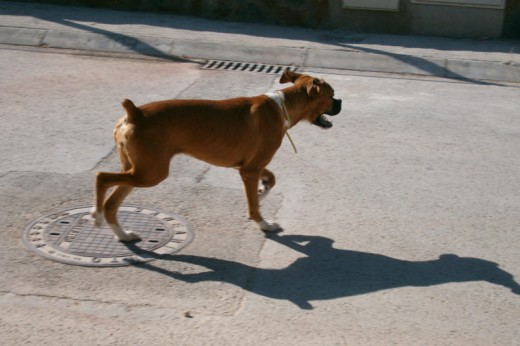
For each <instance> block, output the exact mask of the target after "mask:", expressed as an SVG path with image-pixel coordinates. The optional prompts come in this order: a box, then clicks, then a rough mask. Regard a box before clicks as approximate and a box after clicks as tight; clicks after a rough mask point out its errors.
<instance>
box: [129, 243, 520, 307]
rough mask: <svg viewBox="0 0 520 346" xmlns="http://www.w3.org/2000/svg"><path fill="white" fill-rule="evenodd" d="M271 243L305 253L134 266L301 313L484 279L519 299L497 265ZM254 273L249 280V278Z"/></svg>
mask: <svg viewBox="0 0 520 346" xmlns="http://www.w3.org/2000/svg"><path fill="white" fill-rule="evenodd" d="M268 238H269V239H271V240H273V241H276V242H278V243H280V244H283V245H285V246H287V247H289V248H291V249H293V250H296V251H299V252H301V253H302V254H305V255H306V256H305V257H301V258H299V259H297V260H296V261H295V262H293V263H292V264H290V265H289V266H287V267H286V268H283V269H266V268H255V267H251V266H249V265H245V264H242V263H239V262H233V261H227V260H222V259H217V258H207V257H201V256H191V255H169V256H166V257H162V258H163V259H166V260H172V261H179V262H186V263H192V264H195V265H198V266H202V267H205V268H207V269H209V271H206V272H202V273H196V274H183V273H178V272H171V271H167V270H164V269H162V268H158V267H156V266H154V265H153V264H150V263H144V264H139V265H138V267H141V268H144V269H147V270H152V271H155V272H158V273H161V274H165V275H167V276H169V277H172V278H174V279H178V280H182V281H185V282H190V283H197V282H203V281H219V282H227V283H230V284H234V285H237V286H239V287H242V288H243V289H245V290H248V291H250V292H253V293H256V294H259V295H262V296H266V297H270V298H274V299H284V300H289V301H291V302H293V303H294V304H296V305H297V306H299V307H300V308H302V309H312V305H311V304H310V301H312V300H329V299H335V298H341V297H349V296H354V295H359V294H367V293H371V292H376V291H380V290H385V289H391V288H399V287H408V286H412V287H424V286H432V285H439V284H445V283H454V282H467V281H487V282H489V283H492V284H496V285H501V286H504V287H507V288H509V289H510V290H511V291H512V292H513V293H514V294H517V295H520V285H519V284H518V283H517V282H516V281H515V280H514V278H513V276H512V275H511V274H509V273H508V272H506V271H504V270H502V269H500V268H499V266H498V265H497V264H496V263H493V262H490V261H486V260H482V259H478V258H467V257H459V256H457V255H453V254H445V255H441V256H440V257H439V258H438V259H435V260H431V261H417V262H414V261H405V260H400V259H396V258H392V257H388V256H384V255H379V254H373V253H366V252H359V251H350V250H341V249H335V248H334V247H333V246H332V244H333V240H331V239H329V238H325V237H320V236H300V235H287V236H281V235H278V234H274V235H270V236H269V237H268ZM249 273H252V276H250V277H249V278H252V279H249V280H248V279H244V277H245V278H247V277H248V274H249Z"/></svg>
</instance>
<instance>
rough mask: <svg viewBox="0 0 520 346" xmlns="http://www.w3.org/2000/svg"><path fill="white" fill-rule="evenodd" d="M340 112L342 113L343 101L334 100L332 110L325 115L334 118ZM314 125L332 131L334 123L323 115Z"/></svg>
mask: <svg viewBox="0 0 520 346" xmlns="http://www.w3.org/2000/svg"><path fill="white" fill-rule="evenodd" d="M339 112H341V100H340V99H335V98H333V99H332V108H331V109H330V110H329V111H327V112H325V113H324V114H327V115H330V116H334V115H336V114H338V113H339ZM313 124H314V125H316V126H319V127H321V128H322V129H330V128H331V127H332V123H331V122H330V121H329V120H328V119H327V118H326V117H325V116H324V115H323V114H322V115H320V116H319V117H317V118H316V120H314V122H313Z"/></svg>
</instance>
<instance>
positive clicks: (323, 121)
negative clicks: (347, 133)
mask: <svg viewBox="0 0 520 346" xmlns="http://www.w3.org/2000/svg"><path fill="white" fill-rule="evenodd" d="M313 124H314V125H316V126H319V127H321V128H322V129H330V128H331V127H332V123H331V122H330V121H328V120H327V118H325V116H324V115H320V116H319V117H317V118H316V120H314V123H313Z"/></svg>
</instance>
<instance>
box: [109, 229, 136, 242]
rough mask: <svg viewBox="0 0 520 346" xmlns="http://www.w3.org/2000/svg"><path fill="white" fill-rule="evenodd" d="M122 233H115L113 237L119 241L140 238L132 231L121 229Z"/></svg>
mask: <svg viewBox="0 0 520 346" xmlns="http://www.w3.org/2000/svg"><path fill="white" fill-rule="evenodd" d="M123 233H124V234H119V235H115V236H114V238H115V239H116V240H119V241H120V242H129V241H134V240H141V236H140V235H139V234H137V233H135V232H134V231H123Z"/></svg>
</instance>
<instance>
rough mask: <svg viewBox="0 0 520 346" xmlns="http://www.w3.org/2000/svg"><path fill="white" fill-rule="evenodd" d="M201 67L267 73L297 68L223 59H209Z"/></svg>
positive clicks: (278, 72)
mask: <svg viewBox="0 0 520 346" xmlns="http://www.w3.org/2000/svg"><path fill="white" fill-rule="evenodd" d="M202 68H204V69H209V70H225V71H247V72H259V73H268V74H280V73H282V72H284V71H296V69H297V68H296V67H294V66H284V65H267V64H260V63H251V62H237V61H225V60H209V61H208V62H207V63H206V64H205V65H204V66H202Z"/></svg>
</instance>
